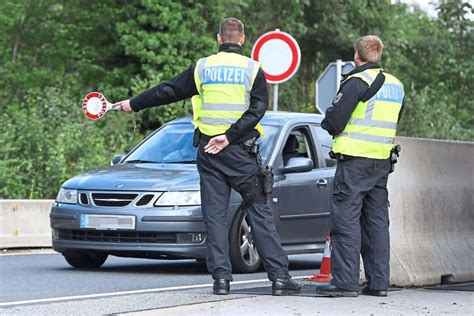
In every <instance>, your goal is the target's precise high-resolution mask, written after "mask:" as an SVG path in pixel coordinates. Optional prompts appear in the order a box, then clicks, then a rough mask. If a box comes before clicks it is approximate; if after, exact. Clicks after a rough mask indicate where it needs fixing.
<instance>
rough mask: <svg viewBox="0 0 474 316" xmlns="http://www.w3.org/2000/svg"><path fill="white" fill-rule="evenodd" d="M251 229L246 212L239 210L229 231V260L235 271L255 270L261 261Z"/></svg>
mask: <svg viewBox="0 0 474 316" xmlns="http://www.w3.org/2000/svg"><path fill="white" fill-rule="evenodd" d="M251 231H252V227H251V226H250V223H249V221H248V218H247V212H246V211H239V212H238V213H237V216H236V217H235V219H234V222H233V223H232V226H231V227H230V232H229V254H230V261H231V263H232V270H233V272H235V273H251V272H255V271H257V270H258V268H259V267H260V264H261V262H262V259H261V258H260V255H259V254H258V251H257V246H256V245H255V242H254V240H253V238H252V235H251Z"/></svg>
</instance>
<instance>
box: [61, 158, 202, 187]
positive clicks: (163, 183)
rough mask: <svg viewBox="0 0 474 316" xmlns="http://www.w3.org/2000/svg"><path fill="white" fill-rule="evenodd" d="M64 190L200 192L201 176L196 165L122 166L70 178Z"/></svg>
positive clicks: (64, 185)
mask: <svg viewBox="0 0 474 316" xmlns="http://www.w3.org/2000/svg"><path fill="white" fill-rule="evenodd" d="M63 187H65V188H69V189H79V190H113V191H132V190H137V191H178V190H199V174H198V172H197V168H196V165H193V164H155V163H137V164H119V165H115V166H111V167H108V168H105V169H100V170H94V171H90V172H86V173H84V174H81V175H79V176H76V177H74V178H71V179H69V180H68V181H66V182H65V183H64V184H63Z"/></svg>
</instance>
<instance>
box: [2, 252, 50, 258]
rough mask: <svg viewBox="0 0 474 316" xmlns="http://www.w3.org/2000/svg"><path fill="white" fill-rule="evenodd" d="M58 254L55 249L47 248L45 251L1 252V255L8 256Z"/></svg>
mask: <svg viewBox="0 0 474 316" xmlns="http://www.w3.org/2000/svg"><path fill="white" fill-rule="evenodd" d="M52 254H57V255H59V253H58V252H56V251H53V250H45V251H37V252H15V253H0V257H7V256H29V255H52Z"/></svg>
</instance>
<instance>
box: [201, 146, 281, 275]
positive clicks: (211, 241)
mask: <svg viewBox="0 0 474 316" xmlns="http://www.w3.org/2000/svg"><path fill="white" fill-rule="evenodd" d="M205 145H206V142H204V141H202V140H201V142H200V145H199V148H198V154H197V167H198V171H199V175H200V178H201V204H202V214H203V218H204V223H205V226H206V231H207V234H206V243H207V254H206V263H207V268H208V270H209V272H210V273H212V277H213V278H214V279H227V280H232V273H231V271H232V266H231V262H230V257H229V240H228V238H229V225H228V207H229V198H230V193H231V188H233V189H234V190H236V191H237V192H239V193H240V194H241V195H242V198H243V199H244V200H246V198H251V199H252V200H253V202H252V203H251V204H250V206H249V207H248V208H247V218H248V220H249V221H250V225H251V227H252V231H251V234H252V238H253V240H254V241H255V243H256V246H257V249H258V253H259V254H260V257H261V258H262V262H263V265H264V267H265V270H266V271H267V274H268V278H269V279H270V280H272V281H273V280H275V279H277V278H284V277H285V276H286V275H287V274H288V257H287V255H286V253H285V252H284V250H283V248H282V247H281V241H280V236H279V235H278V233H277V231H276V228H275V224H274V222H273V212H272V209H271V208H270V206H269V205H268V203H267V196H266V194H264V193H263V190H262V187H261V182H260V183H258V182H256V181H255V178H256V177H258V165H257V160H256V156H255V155H252V154H250V153H249V152H248V150H246V149H245V148H244V147H243V145H241V144H235V145H229V146H227V147H226V148H225V149H224V150H222V151H221V152H219V153H217V154H208V153H206V152H204V146H205ZM251 195H252V196H251Z"/></svg>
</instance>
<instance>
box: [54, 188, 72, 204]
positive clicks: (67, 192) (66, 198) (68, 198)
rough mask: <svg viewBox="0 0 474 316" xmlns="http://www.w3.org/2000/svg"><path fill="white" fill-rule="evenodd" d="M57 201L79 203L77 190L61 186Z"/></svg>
mask: <svg viewBox="0 0 474 316" xmlns="http://www.w3.org/2000/svg"><path fill="white" fill-rule="evenodd" d="M56 202H58V203H67V204H77V190H71V189H63V188H61V189H60V190H59V193H58V195H57V196H56Z"/></svg>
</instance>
